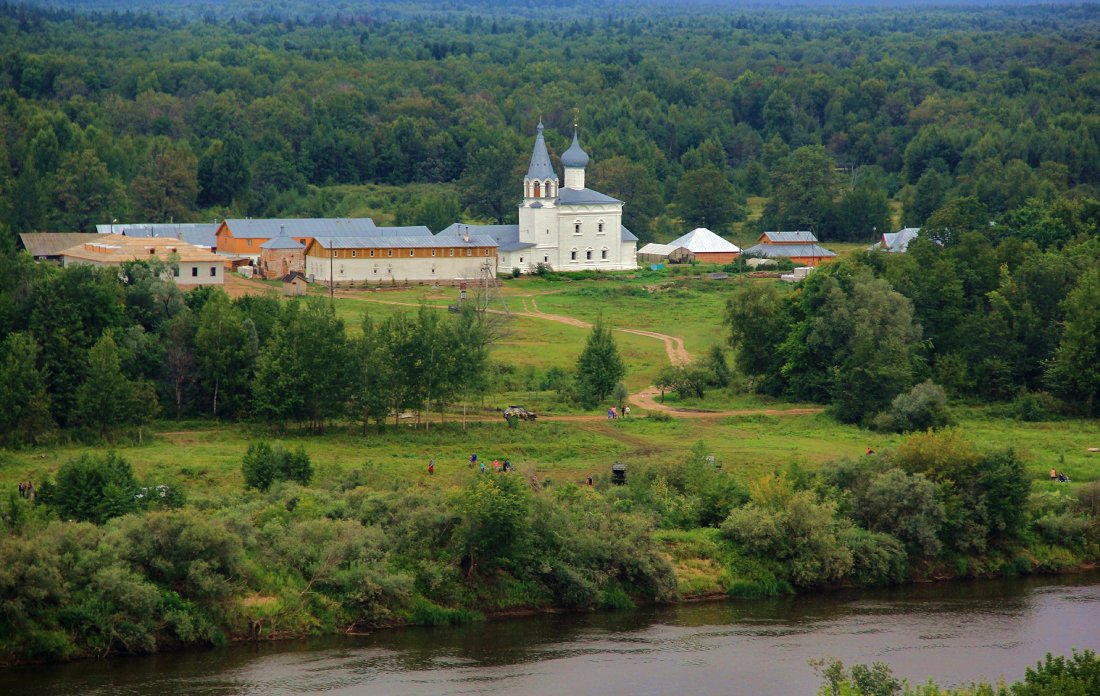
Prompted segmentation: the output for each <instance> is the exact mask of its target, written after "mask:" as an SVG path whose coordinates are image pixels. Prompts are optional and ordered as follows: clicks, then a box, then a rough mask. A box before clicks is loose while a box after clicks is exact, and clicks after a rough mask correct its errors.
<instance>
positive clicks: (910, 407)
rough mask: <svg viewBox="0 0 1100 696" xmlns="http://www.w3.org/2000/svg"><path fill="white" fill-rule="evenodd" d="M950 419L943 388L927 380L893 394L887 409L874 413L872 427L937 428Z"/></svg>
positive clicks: (901, 430)
mask: <svg viewBox="0 0 1100 696" xmlns="http://www.w3.org/2000/svg"><path fill="white" fill-rule="evenodd" d="M953 422H954V420H953V418H952V417H951V413H950V412H949V411H948V409H947V395H946V394H944V391H943V387H941V386H939V385H938V384H934V383H933V382H931V381H929V382H924V383H922V384H918V385H917V386H915V387H913V388H912V389H911V390H909V392H908V393H907V394H898V395H897V396H896V397H894V400H893V402H891V403H890V408H889V409H887V410H886V411H883V412H882V413H880V414H878V415H877V416H875V418H874V420H873V421H872V427H873V428H874V429H875V430H879V431H883V432H896V433H908V432H912V431H915V430H938V429H940V428H944V427H946V426H948V425H951V424H952V423H953Z"/></svg>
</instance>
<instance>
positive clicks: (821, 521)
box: [722, 476, 852, 587]
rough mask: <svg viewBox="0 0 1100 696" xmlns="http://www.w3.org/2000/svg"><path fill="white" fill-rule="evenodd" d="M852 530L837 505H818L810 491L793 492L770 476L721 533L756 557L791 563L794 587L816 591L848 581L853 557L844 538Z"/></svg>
mask: <svg viewBox="0 0 1100 696" xmlns="http://www.w3.org/2000/svg"><path fill="white" fill-rule="evenodd" d="M846 528H847V525H846V524H845V523H844V522H843V521H841V520H838V519H837V517H836V504H835V503H833V502H831V501H826V502H818V501H817V500H815V498H814V495H813V493H811V492H810V491H792V489H791V488H790V486H789V484H786V482H785V481H784V480H782V479H776V478H774V477H771V476H768V477H766V478H765V479H764V480H763V481H761V483H760V484H759V485H758V486H757V487H756V489H755V490H754V491H753V497H752V502H751V503H749V504H748V505H746V506H745V507H742V508H737V509H735V510H733V511H732V512H730V514H729V517H727V518H726V521H725V522H723V523H722V532H723V533H724V534H725V535H726V536H728V537H729V538H731V539H733V540H734V541H736V542H738V543H740V544H742V545H743V546H744V547H745V548H746V550H748V551H750V552H751V553H753V554H755V555H757V556H760V557H764V558H772V559H775V560H777V561H780V562H782V563H785V564H787V566H788V569H789V571H788V572H789V574H790V579H791V582H792V583H793V584H795V585H797V586H799V587H813V586H816V585H823V584H827V583H830V582H836V581H838V580H840V579H842V578H844V577H845V576H846V575H847V574H848V572H849V570H851V568H852V552H851V550H850V549H849V548H848V547H847V546H845V544H844V543H842V541H841V539H840V533H842V532H843V531H845V530H846Z"/></svg>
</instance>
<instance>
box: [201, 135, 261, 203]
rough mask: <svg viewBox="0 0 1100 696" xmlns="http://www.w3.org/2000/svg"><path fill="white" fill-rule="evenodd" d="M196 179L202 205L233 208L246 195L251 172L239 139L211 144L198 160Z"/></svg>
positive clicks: (233, 136)
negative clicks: (237, 200)
mask: <svg viewBox="0 0 1100 696" xmlns="http://www.w3.org/2000/svg"><path fill="white" fill-rule="evenodd" d="M196 178H197V181H198V185H199V196H198V201H199V204H200V205H231V204H232V203H233V199H234V198H237V197H239V196H241V195H242V194H244V193H245V192H247V191H248V183H249V180H250V178H251V173H250V171H249V168H248V162H247V161H246V160H245V154H244V142H243V141H242V140H241V138H240V136H237V135H230V136H229V137H227V138H226V139H225V141H224V142H223V141H221V140H215V141H214V142H212V143H211V144H210V147H208V148H207V149H206V152H204V153H203V155H202V159H201V160H199V166H198V174H197V177H196Z"/></svg>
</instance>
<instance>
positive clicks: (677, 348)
mask: <svg viewBox="0 0 1100 696" xmlns="http://www.w3.org/2000/svg"><path fill="white" fill-rule="evenodd" d="M336 294H337V295H340V296H341V297H354V298H357V299H361V300H365V301H367V302H377V303H378V304H389V305H401V306H408V307H419V306H420V305H419V304H416V303H413V302H396V301H393V300H375V299H372V298H366V297H361V296H360V295H354V294H350V293H347V291H345V293H344V294H341V293H340V292H337V293H336ZM519 299H520V300H521V302H522V304H523V309H524V311H522V312H512V314H513V315H514V316H520V317H531V318H532V319H544V320H546V321H556V322H558V323H560V324H567V325H569V326H576V327H578V328H582V329H589V328H592V324H591V323H589V322H587V321H583V320H581V319H577V318H576V317H567V316H565V315H562V314H549V313H547V312H543V311H542V310H540V309H539V305H538V302H537V301H536V299H535V298H534V297H533V296H531V295H527V296H524V297H521V298H519ZM528 299H530V300H531V302H530V305H528V303H527V300H528ZM428 306H430V307H434V308H435V309H446V307H444V306H442V305H428ZM488 311H490V312H492V313H494V314H503V313H504V312H501V311H500V310H494V309H490V310H488ZM615 330H616V331H619V332H622V333H628V334H634V335H636V336H644V337H646V338H652V339H655V340H658V341H661V342H662V343H664V345H665V353H667V354H668V359H669V362H671V363H672V364H673V365H686V364H688V363H690V362H691V354H690V353H688V351H687V349H686V348H685V347H684V339H682V338H680V337H678V336H669V335H668V334H663V333H657V332H656V331H644V330H642V329H615ZM660 393H661V391H660V390H659V389H657V387H653V386H650V387H647V388H645V389H643V390H642V391H640V392H638V393H636V394H631V395H630V396H628V397H627V400H628V401H629V402H630V403H632V404H634V405H635V406H637V407H638V408H643V409H645V410H647V411H664V412H666V413H668V414H670V415H675V416H676V417H678V418H725V417H729V416H804V415H810V414H814V413H821V412H822V411H824V410H825V409H822V408H791V409H770V408H762V409H739V410H732V411H705V410H700V409H684V408H673V407H670V406H666V405H665V404H662V403H661V402H659V401H657V397H658V396H659V395H660ZM542 418H545V419H546V420H554V421H567V422H591V421H596V422H598V421H601V420H606V416H604V415H603V414H598V415H567V416H552V415H548V416H542ZM477 420H481V419H480V418H479V419H477Z"/></svg>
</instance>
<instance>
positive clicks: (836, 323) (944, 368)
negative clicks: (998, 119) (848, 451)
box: [726, 199, 1100, 431]
mask: <svg viewBox="0 0 1100 696" xmlns="http://www.w3.org/2000/svg"><path fill="white" fill-rule="evenodd" d="M964 202H966V203H967V206H963V207H972V206H973V204H974V203H975V201H974V200H973V199H966V200H965V201H964ZM956 212H958V211H956ZM950 224H951V226H952V230H953V231H952V232H951V234H950V235H949V236H947V237H945V236H943V235H942V234H941V235H940V236H937V233H936V231H935V230H933V229H926V230H925V231H922V233H921V237H920V238H918V239H916V240H914V241H913V242H911V243H910V245H909V251H908V252H907V253H905V254H888V253H883V252H878V251H875V252H865V253H861V254H858V255H856V256H854V257H852V258H851V259H847V260H844V261H841V262H838V263H836V264H832V265H830V266H827V267H821V268H818V269H817V270H816V271H815V272H814V273H812V274H811V275H810V276H809V277H808V278H807V279H806V280H804V281H802V283H801V284H800V286H799V288H798V290H797V291H795V292H784V291H783V290H782V288H781V287H779V286H777V285H773V284H744V285H740V286H738V287H737V288H736V289H735V290H734V292H733V294H732V296H731V298H730V300H729V301H728V304H727V312H726V326H727V329H728V330H729V334H728V338H729V342H730V344H731V345H732V347H733V357H734V360H733V362H734V365H735V366H736V368H737V369H738V371H739V372H740V373H741V374H742V375H744V377H745V378H746V380H747V382H748V385H749V387H750V388H751V389H753V390H755V391H759V392H762V393H766V394H772V395H776V396H784V397H787V398H790V399H796V400H804V401H814V402H818V403H826V404H831V408H832V412H833V414H834V415H835V416H836V417H837V418H839V419H840V420H842V421H844V422H849V423H861V424H863V425H869V426H878V427H884V428H886V429H898V430H903V431H905V430H923V429H925V428H928V427H933V426H940V425H944V424H946V422H948V421H949V418H944V417H943V414H942V410H943V406H944V390H946V394H947V396H950V397H951V398H952V399H957V400H961V401H970V402H1012V404H1013V405H1012V409H1011V410H1010V411H1008V413H1009V414H1010V415H1013V416H1015V417H1019V418H1023V419H1027V420H1041V419H1043V418H1046V417H1050V416H1053V415H1056V414H1057V413H1059V412H1070V413H1076V414H1079V415H1085V416H1092V415H1095V414H1096V413H1097V409H1098V408H1100V371H1098V370H1097V367H1096V366H1097V363H1098V361H1100V312H1098V311H1097V310H1098V308H1100V270H1098V269H1100V239H1098V238H1097V237H1095V236H1093V235H1092V234H1091V233H1090V234H1081V235H1078V236H1076V237H1075V238H1074V240H1073V241H1072V242H1070V243H1067V244H1066V245H1065V246H1064V247H1062V248H1060V249H1052V250H1050V251H1045V252H1044V251H1042V250H1041V249H1040V248H1039V246H1038V245H1037V244H1035V242H1034V241H1030V240H1029V241H1023V240H1021V239H1020V238H1018V237H1008V238H998V236H997V235H998V233H997V232H996V231H995V230H992V229H991V228H990V227H989V226H988V225H987V224H986V223H985V222H984V216H982V215H981V214H979V216H978V217H976V218H970V220H969V222H968V221H967V220H966V216H964V215H956V216H954V217H953V219H952V221H951V223H950ZM1048 229H1050V228H1048ZM926 232H927V235H926ZM941 232H942V230H941ZM925 382H932V383H933V384H930V385H929V384H924V385H923V386H922V384H923V383H925ZM930 387H931V389H930ZM941 387H942V389H941ZM911 390H912V391H911ZM935 390H939V396H938V401H939V404H933V403H931V402H930V401H929V399H931V400H933V401H935V400H937V399H936V397H935V396H934V394H933V392H934V391H935ZM899 399H900V401H899ZM920 401H923V402H924V406H922V407H921V408H920V409H918V410H922V409H923V410H925V413H926V414H928V415H927V416H917V415H916V414H915V412H914V413H911V415H910V416H906V415H905V414H904V412H905V411H907V410H910V409H913V408H916V407H917V406H918V404H917V403H916V402H920ZM928 408H932V409H933V411H939V412H940V415H939V416H933V415H932V414H931V413H929V412H928V411H927V409H928ZM880 416H881V417H880ZM899 417H900V418H901V420H903V421H904V420H906V419H910V420H912V422H911V423H908V424H906V423H899V422H898V418H899ZM914 418H915V420H913V419H914Z"/></svg>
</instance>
